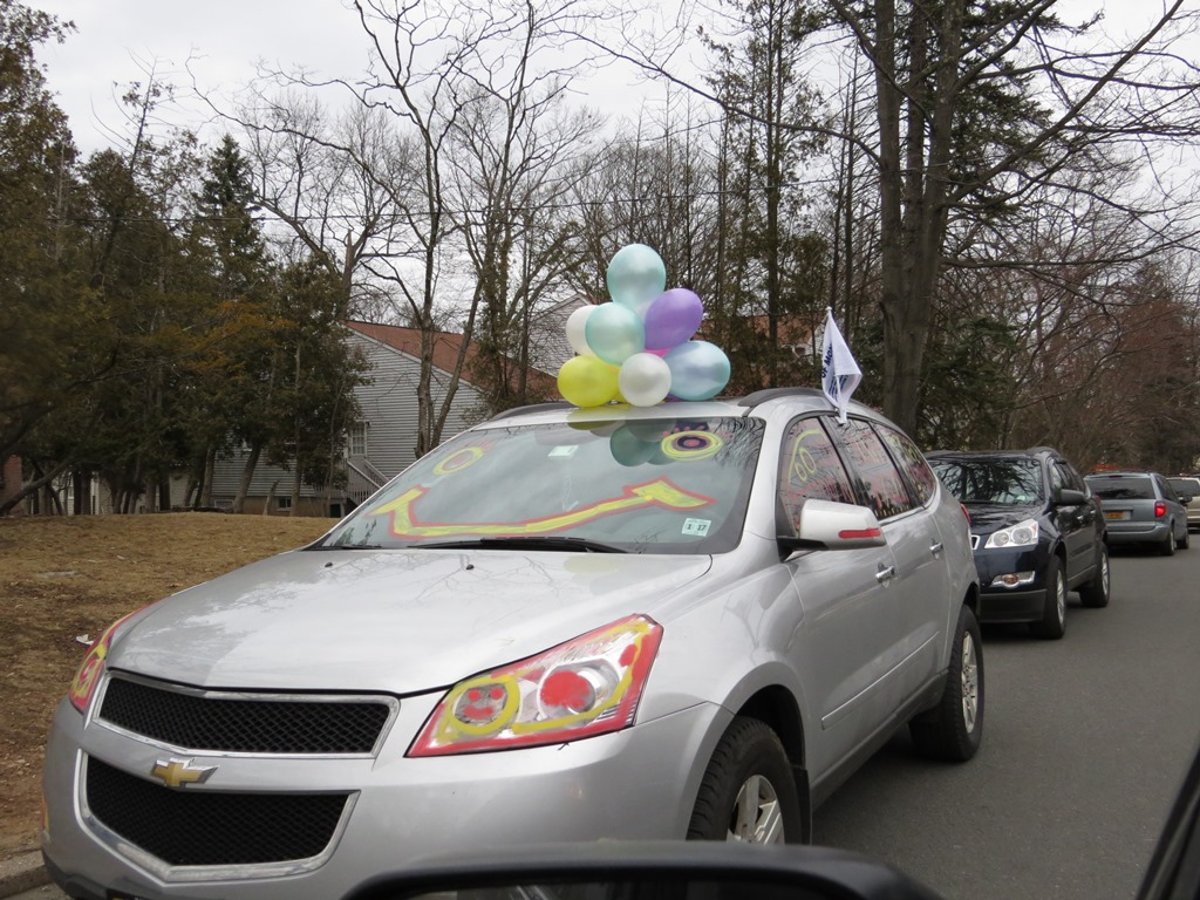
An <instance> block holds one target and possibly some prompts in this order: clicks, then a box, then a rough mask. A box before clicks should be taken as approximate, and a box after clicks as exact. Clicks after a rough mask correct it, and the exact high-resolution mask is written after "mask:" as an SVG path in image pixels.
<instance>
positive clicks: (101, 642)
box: [67, 609, 141, 712]
mask: <svg viewBox="0 0 1200 900" xmlns="http://www.w3.org/2000/svg"><path fill="white" fill-rule="evenodd" d="M140 611H141V610H136V609H135V610H134V611H133V612H131V613H129V615H127V616H122V617H121V618H119V619H117V621H115V622H113V623H112V624H111V625H109V626H108V628H106V629H105V630H104V634H102V635H100V637H99V638H98V639H97V640H96V641H95V642H93V643H92V646H91V648H90V649H89V650H88V652H87V656H85V657H84V658H83V662H82V663H80V664H79V671H78V672H76V673H75V678H74V679H73V680H72V681H71V687H70V689H69V690H68V691H67V697H68V698H69V699H70V701H71V705H72V706H74V707H75V708H76V709H77V710H79V711H80V712H87V707H88V704H89V703H90V702H91V700H92V694H93V693H95V691H96V685H98V684H99V683H100V676H101V675H102V674H104V661H105V660H106V659H107V658H108V648H109V645H110V644H112V639H113V635H114V634H116V631H117V629H118V628H120V627H121V625H122V624H124V622H125V620H126V619H128V618H129V616H132V615H133V613H136V612H140Z"/></svg>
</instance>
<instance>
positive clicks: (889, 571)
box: [875, 563, 896, 584]
mask: <svg viewBox="0 0 1200 900" xmlns="http://www.w3.org/2000/svg"><path fill="white" fill-rule="evenodd" d="M895 577H896V567H895V566H885V565H884V564H883V563H880V564H879V571H878V572H876V573H875V580H876V581H878V582H879V583H880V584H887V583H888V582H889V581H891V580H892V579H893V578H895Z"/></svg>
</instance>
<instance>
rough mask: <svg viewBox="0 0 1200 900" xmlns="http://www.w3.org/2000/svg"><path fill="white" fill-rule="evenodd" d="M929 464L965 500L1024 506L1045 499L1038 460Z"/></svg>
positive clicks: (934, 461) (1001, 459) (1015, 458)
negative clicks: (1043, 497)
mask: <svg viewBox="0 0 1200 900" xmlns="http://www.w3.org/2000/svg"><path fill="white" fill-rule="evenodd" d="M929 464H930V465H932V466H933V469H934V471H935V472H937V473H938V476H939V477H940V478H941V479H942V482H943V483H944V484H945V485H946V488H947V490H949V491H950V492H951V493H952V494H954V496H955V497H957V498H958V499H959V500H960V501H962V502H963V503H967V504H971V503H981V504H983V503H986V504H994V505H1000V506H1022V505H1027V504H1030V503H1037V502H1038V501H1039V500H1041V499H1042V496H1043V494H1042V470H1041V466H1039V465H1038V462H1037V460H1036V459H1028V458H1018V457H1009V458H1007V459H1004V458H1000V459H931V460H930V461H929Z"/></svg>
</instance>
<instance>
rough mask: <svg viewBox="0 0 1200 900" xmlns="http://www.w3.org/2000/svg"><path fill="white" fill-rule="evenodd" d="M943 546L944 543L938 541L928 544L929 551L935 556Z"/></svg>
mask: <svg viewBox="0 0 1200 900" xmlns="http://www.w3.org/2000/svg"><path fill="white" fill-rule="evenodd" d="M943 546H944V545H943V544H942V543H941V542H940V541H939V542H937V543H936V544H930V545H929V552H930V553H932V554H933V555H934V556H937V555H938V554H939V553H941V552H942V549H943Z"/></svg>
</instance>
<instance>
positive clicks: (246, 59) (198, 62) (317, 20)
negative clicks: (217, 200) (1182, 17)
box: [24, 0, 1200, 153]
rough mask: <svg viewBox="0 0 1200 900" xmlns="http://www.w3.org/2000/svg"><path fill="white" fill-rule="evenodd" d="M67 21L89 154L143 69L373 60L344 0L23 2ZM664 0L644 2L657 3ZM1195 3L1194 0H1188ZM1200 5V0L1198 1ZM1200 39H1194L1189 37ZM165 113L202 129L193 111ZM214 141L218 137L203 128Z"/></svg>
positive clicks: (105, 142) (1070, 7)
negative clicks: (121, 96) (124, 91)
mask: <svg viewBox="0 0 1200 900" xmlns="http://www.w3.org/2000/svg"><path fill="white" fill-rule="evenodd" d="M24 2H26V3H27V4H28V5H30V6H32V7H35V8H40V9H44V10H46V11H47V12H50V13H53V14H54V15H57V16H58V17H59V18H61V19H63V20H70V21H73V22H74V23H75V25H76V28H77V30H76V32H75V33H73V34H72V35H71V36H70V37H69V38H68V39H67V41H66V43H64V44H62V45H58V46H55V45H52V46H47V47H43V48H42V50H41V52H40V55H39V58H40V59H41V60H42V61H43V62H44V63H45V64H46V66H47V76H48V78H49V81H50V86H51V89H52V90H54V91H55V92H56V93H57V94H58V100H59V104H60V105H61V106H62V108H63V109H64V110H65V111H66V113H67V115H68V116H69V117H70V121H71V128H72V131H73V133H74V134H75V139H76V142H77V143H78V145H79V147H80V149H81V150H83V151H84V152H85V153H88V152H90V151H93V150H96V149H99V148H101V147H105V146H109V145H110V144H112V143H113V139H112V138H111V137H110V136H109V135H107V134H106V133H105V131H104V127H105V126H106V125H107V126H108V127H110V128H111V127H116V126H119V125H120V124H121V122H122V119H121V116H120V113H119V110H118V104H117V102H116V99H115V97H116V96H118V95H119V93H120V90H119V89H118V88H114V86H113V85H114V83H116V84H118V85H121V86H124V85H127V84H128V83H129V82H130V81H134V80H141V81H145V77H146V76H145V73H144V71H143V67H145V66H149V65H154V66H155V67H156V71H157V74H158V76H159V78H160V79H162V80H165V81H168V82H175V83H176V84H178V85H179V86H181V87H186V86H188V85H189V84H190V76H189V75H188V73H187V72H186V70H185V68H184V67H185V64H186V63H187V61H188V59H189V58H191V59H193V63H192V66H191V68H192V70H193V71H194V72H195V73H196V75H197V78H198V80H199V83H200V86H201V87H202V88H204V89H205V90H206V91H211V92H215V93H217V94H219V95H221V94H224V95H228V94H231V93H233V92H234V91H236V90H237V89H238V88H240V87H241V86H243V85H245V84H246V82H247V81H248V80H249V79H250V78H251V76H252V75H253V73H254V65H255V63H256V62H257V61H259V60H263V61H265V62H267V63H276V64H279V65H280V66H282V67H284V68H289V67H293V66H298V65H300V66H305V67H307V68H308V69H310V70H312V71H313V72H315V73H318V74H328V75H344V76H353V75H356V74H358V73H359V72H360V71H361V70H362V69H363V66H364V63H365V60H366V43H365V37H364V35H363V33H362V31H361V28H360V27H359V24H358V20H357V16H356V14H355V13H354V11H353V9H352V8H351V9H348V8H347V7H346V6H345V5H343V2H342V0H187V2H185V0H24ZM663 2H666V0H646V7H647V8H648V9H653V8H655V7H657V6H658V5H659V4H660V3H663ZM1163 2H1164V0H1062V2H1060V4H1059V6H1058V9H1059V10H1061V12H1062V13H1063V15H1064V17H1065V18H1067V19H1068V20H1075V21H1078V17H1081V16H1084V15H1086V14H1087V13H1088V12H1089V11H1091V10H1094V9H1096V8H1099V7H1102V8H1104V10H1105V14H1106V17H1107V20H1108V21H1107V23H1106V27H1107V30H1109V31H1111V32H1113V33H1117V34H1120V33H1128V32H1129V31H1130V30H1133V29H1135V28H1137V27H1138V26H1139V25H1142V24H1144V22H1145V21H1146V20H1147V19H1148V18H1149V17H1151V16H1153V15H1154V14H1155V13H1158V12H1160V11H1161V9H1162V6H1163ZM1189 2H1193V0H1189ZM1194 2H1200V0H1194ZM1192 43H1193V45H1194V42H1192ZM639 82H640V79H638V78H637V76H636V75H635V73H633V72H632V71H631V70H629V69H628V68H624V69H622V68H621V67H620V66H614V67H610V68H609V69H606V70H605V71H604V72H603V74H602V75H600V76H597V77H595V78H593V79H590V80H588V81H587V82H585V83H583V84H582V85H581V87H582V89H583V90H584V92H585V96H584V97H582V98H581V100H586V102H587V103H588V104H589V105H592V106H594V107H596V108H598V109H599V110H600V111H601V112H602V113H605V114H607V115H610V116H612V115H622V114H624V115H630V114H636V111H637V109H638V107H639V105H640V104H639V101H640V100H642V99H646V100H649V101H651V102H652V101H653V100H654V99H655V98H657V97H658V96H659V89H652V88H649V87H647V86H645V85H644V84H639ZM164 118H168V119H170V120H172V121H175V120H178V122H179V124H187V125H191V126H193V127H194V126H195V125H196V123H197V121H198V120H199V118H200V113H199V111H198V108H196V107H193V111H184V110H180V111H176V112H174V113H172V112H167V113H165V115H164ZM204 137H205V138H206V139H207V140H214V139H215V135H214V134H211V133H209V134H205V135H204Z"/></svg>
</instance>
